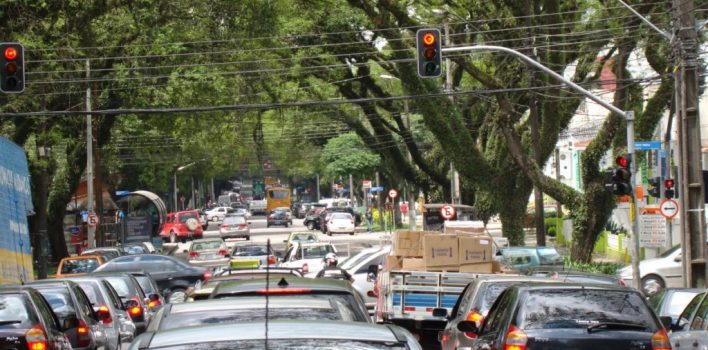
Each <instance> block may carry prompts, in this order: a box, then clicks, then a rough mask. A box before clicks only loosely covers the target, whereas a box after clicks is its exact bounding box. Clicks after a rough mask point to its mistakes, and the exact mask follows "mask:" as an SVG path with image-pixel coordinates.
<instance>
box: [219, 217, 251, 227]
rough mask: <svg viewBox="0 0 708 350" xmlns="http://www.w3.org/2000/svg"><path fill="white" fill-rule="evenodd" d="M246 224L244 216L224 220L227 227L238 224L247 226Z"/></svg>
mask: <svg viewBox="0 0 708 350" xmlns="http://www.w3.org/2000/svg"><path fill="white" fill-rule="evenodd" d="M245 223H246V218H244V217H243V216H227V217H226V218H225V219H224V224H226V225H236V224H245Z"/></svg>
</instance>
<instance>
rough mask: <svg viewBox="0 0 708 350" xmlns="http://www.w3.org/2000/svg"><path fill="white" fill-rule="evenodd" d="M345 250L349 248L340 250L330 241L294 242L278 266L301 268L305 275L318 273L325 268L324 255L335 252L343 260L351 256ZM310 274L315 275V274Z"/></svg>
mask: <svg viewBox="0 0 708 350" xmlns="http://www.w3.org/2000/svg"><path fill="white" fill-rule="evenodd" d="M344 250H348V249H340V250H338V249H337V248H335V246H334V244H332V243H329V242H315V243H302V242H293V243H292V245H291V246H290V247H288V250H287V251H286V252H285V255H284V256H283V259H282V260H281V261H280V264H279V265H278V266H280V267H288V268H297V269H300V270H301V272H302V274H303V275H307V274H308V273H313V274H316V273H317V272H319V271H320V270H322V269H323V268H324V264H325V262H324V257H325V256H326V255H327V254H329V253H335V254H337V257H338V258H339V259H340V260H342V259H344V258H345V257H347V256H349V252H348V251H344ZM308 276H309V277H314V275H311V276H310V275H308Z"/></svg>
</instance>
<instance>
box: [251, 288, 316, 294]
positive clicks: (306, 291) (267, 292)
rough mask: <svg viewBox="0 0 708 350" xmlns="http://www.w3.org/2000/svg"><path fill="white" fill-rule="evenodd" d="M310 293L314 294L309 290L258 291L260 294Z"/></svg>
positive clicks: (279, 289) (277, 289)
mask: <svg viewBox="0 0 708 350" xmlns="http://www.w3.org/2000/svg"><path fill="white" fill-rule="evenodd" d="M310 292H312V290H311V289H307V288H273V289H259V290H257V291H256V293H258V294H307V293H310Z"/></svg>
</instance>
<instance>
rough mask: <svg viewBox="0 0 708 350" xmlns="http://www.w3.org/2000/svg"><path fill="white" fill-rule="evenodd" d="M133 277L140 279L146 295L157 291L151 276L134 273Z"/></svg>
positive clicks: (139, 281)
mask: <svg viewBox="0 0 708 350" xmlns="http://www.w3.org/2000/svg"><path fill="white" fill-rule="evenodd" d="M133 277H135V279H136V280H138V283H140V288H142V289H143V291H144V292H145V295H149V294H153V293H157V290H156V288H155V286H153V285H152V281H151V280H150V277H148V276H145V275H133Z"/></svg>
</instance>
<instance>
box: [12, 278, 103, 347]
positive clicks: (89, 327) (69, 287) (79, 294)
mask: <svg viewBox="0 0 708 350" xmlns="http://www.w3.org/2000/svg"><path fill="white" fill-rule="evenodd" d="M26 285H27V286H30V287H32V288H34V289H36V290H37V291H38V292H39V293H40V294H42V296H43V297H44V299H46V300H47V303H49V306H50V307H51V308H52V311H54V314H56V316H57V318H58V319H59V322H60V323H61V324H62V326H63V327H62V328H63V329H64V334H65V335H66V337H67V338H69V342H70V343H71V346H72V347H73V348H74V349H86V350H90V349H101V348H103V347H104V346H105V345H106V343H107V340H106V334H105V331H104V330H103V323H102V322H101V320H100V319H99V317H98V315H97V314H96V312H95V311H94V310H93V306H92V305H91V301H90V300H89V298H88V297H87V296H86V294H85V293H84V291H83V289H81V287H79V285H78V284H76V283H74V282H73V281H68V280H41V281H33V282H30V283H27V284H26Z"/></svg>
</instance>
